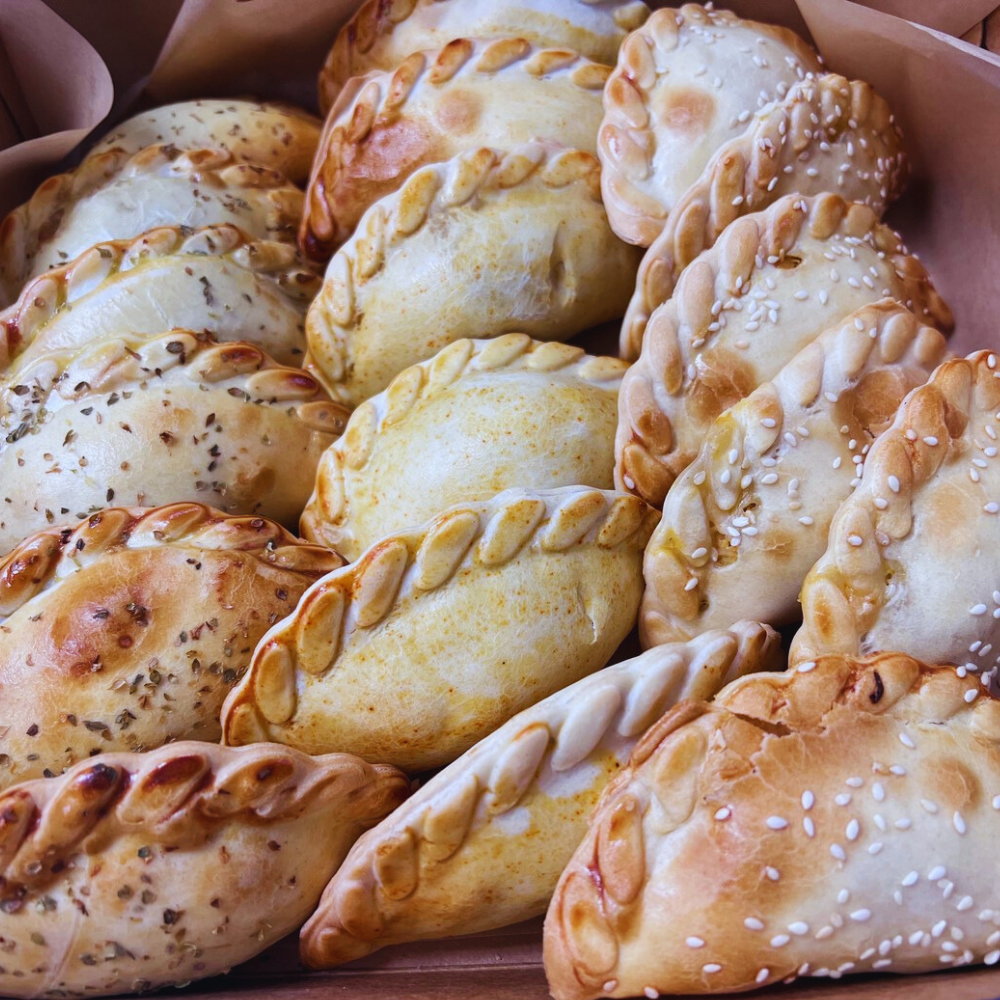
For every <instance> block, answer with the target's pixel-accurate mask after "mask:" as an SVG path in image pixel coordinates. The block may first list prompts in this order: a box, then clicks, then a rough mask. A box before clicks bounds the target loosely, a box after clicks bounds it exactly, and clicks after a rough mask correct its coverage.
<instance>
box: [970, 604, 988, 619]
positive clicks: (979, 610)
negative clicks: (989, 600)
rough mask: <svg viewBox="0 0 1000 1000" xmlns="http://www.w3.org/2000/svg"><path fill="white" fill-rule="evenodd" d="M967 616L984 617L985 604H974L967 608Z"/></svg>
mask: <svg viewBox="0 0 1000 1000" xmlns="http://www.w3.org/2000/svg"><path fill="white" fill-rule="evenodd" d="M969 614H970V615H974V616H976V617H977V618H978V617H979V615H985V614H986V605H985V604H974V605H973V606H972V607H971V608H969Z"/></svg>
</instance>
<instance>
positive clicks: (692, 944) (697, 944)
mask: <svg viewBox="0 0 1000 1000" xmlns="http://www.w3.org/2000/svg"><path fill="white" fill-rule="evenodd" d="M684 943H685V944H686V945H687V946H688V947H689V948H704V947H705V942H704V941H703V940H702V939H701V938H700V937H689V938H687V939H686V940H685V942H684Z"/></svg>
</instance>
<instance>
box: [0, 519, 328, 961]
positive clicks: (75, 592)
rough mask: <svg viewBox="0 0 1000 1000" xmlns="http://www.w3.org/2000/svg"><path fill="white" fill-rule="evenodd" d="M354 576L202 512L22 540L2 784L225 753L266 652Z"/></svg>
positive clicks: (3, 596) (7, 595)
mask: <svg viewBox="0 0 1000 1000" xmlns="http://www.w3.org/2000/svg"><path fill="white" fill-rule="evenodd" d="M341 563H342V561H341V560H340V558H339V557H338V556H336V555H335V554H334V553H332V552H330V551H329V550H327V549H323V548H321V547H320V546H318V545H307V544H306V543H304V542H300V541H299V540H298V539H296V538H295V537H293V536H292V535H291V534H289V533H288V532H287V531H285V530H284V529H282V528H280V527H279V526H278V525H277V524H274V523H273V522H272V521H267V520H265V519H264V518H262V517H227V516H225V515H224V514H221V513H220V512H219V511H215V510H212V509H211V508H210V507H205V506H203V505H202V504H194V503H177V504H171V505H170V506H168V507H159V508H157V509H155V510H143V509H140V508H127V507H111V508H108V509H106V510H103V511H101V512H100V513H97V514H93V515H92V516H91V517H90V518H88V519H87V520H86V521H84V522H82V523H81V524H80V525H78V526H77V527H76V528H75V529H69V528H66V529H64V530H60V529H58V528H52V529H50V530H48V531H44V532H40V533H38V534H36V535H33V536H32V537H31V538H29V539H27V540H26V541H24V542H22V543H21V544H20V545H19V546H17V548H15V549H14V550H13V551H12V552H10V553H8V555H7V556H5V557H4V558H3V559H2V560H0V701H2V703H3V725H2V726H0V787H6V786H8V785H10V784H12V783H14V782H16V781H24V780H26V779H28V778H37V777H42V776H43V775H49V774H52V773H58V772H60V771H62V770H63V769H64V768H66V767H69V766H70V765H72V764H75V763H76V762H77V761H80V760H83V759H84V758H86V757H88V756H91V755H93V754H97V753H104V752H106V751H110V750H144V749H147V748H149V747H156V746H160V745H161V744H163V743H165V742H167V741H169V740H176V739H202V740H217V739H218V738H219V734H220V728H219V710H220V708H221V705H222V701H223V699H224V698H225V696H226V694H227V692H228V691H229V689H230V688H231V687H232V686H233V685H234V684H235V683H236V681H237V680H238V679H239V678H240V676H242V674H243V672H244V671H245V670H246V668H247V665H248V664H249V662H250V657H251V654H252V653H253V649H254V646H255V645H256V644H257V640H258V639H260V637H261V636H262V635H263V634H264V633H265V632H266V631H267V630H268V629H269V628H270V627H271V626H272V625H274V623H275V622H277V621H279V620H280V619H281V618H283V617H284V616H285V615H287V614H289V613H290V612H291V611H292V609H294V607H295V603H296V601H297V600H298V599H299V597H300V596H301V595H302V594H303V592H304V591H305V590H306V588H307V587H308V586H309V585H310V584H312V583H314V582H315V581H316V580H318V579H320V578H321V577H322V576H324V575H325V574H326V573H329V572H330V571H331V570H333V569H336V568H337V567H338V566H340V565H341ZM0 829H2V827H0ZM2 884H3V883H2V882H0V885H2ZM5 964H6V962H0V965H5Z"/></svg>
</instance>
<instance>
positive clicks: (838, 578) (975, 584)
mask: <svg viewBox="0 0 1000 1000" xmlns="http://www.w3.org/2000/svg"><path fill="white" fill-rule="evenodd" d="M998 373H1000V369H998V367H997V356H996V355H995V354H993V353H991V352H989V351H980V352H979V353H977V354H970V355H969V357H968V358H966V359H962V358H957V359H954V360H950V361H946V362H945V363H944V364H943V365H941V367H940V368H939V369H938V370H937V371H936V372H935V373H934V375H933V377H932V378H931V380H930V381H929V382H928V383H927V384H926V385H924V386H922V387H921V388H919V389H916V390H914V391H913V392H912V393H911V394H910V395H909V396H908V397H907V398H906V400H904V402H903V404H902V406H900V408H899V412H898V413H897V414H896V419H895V420H894V421H893V424H892V426H891V427H890V428H889V429H888V430H887V431H886V432H885V433H884V434H883V435H882V436H881V437H880V438H879V440H878V441H876V443H875V444H874V445H872V448H871V451H870V452H869V454H868V457H867V459H866V461H865V470H864V475H863V476H862V479H861V485H860V486H858V488H857V489H856V490H855V491H854V493H853V494H852V495H851V496H850V498H849V499H848V500H846V501H845V502H844V504H843V505H842V506H841V508H840V509H839V510H838V512H837V516H836V517H835V518H834V519H833V524H832V525H831V527H830V536H829V543H828V547H827V550H826V552H825V554H824V555H823V556H822V557H821V558H820V560H819V561H818V562H817V563H816V565H815V566H814V567H813V568H812V570H811V571H810V573H809V575H808V576H807V577H806V580H805V583H804V584H803V585H802V595H801V600H802V617H803V624H802V628H801V629H800V631H799V632H798V634H797V635H796V636H795V640H794V642H793V645H792V655H793V656H794V657H795V659H796V661H803V660H810V659H812V658H813V657H815V656H817V655H821V654H824V653H846V654H849V655H866V654H869V653H873V652H878V651H880V650H888V649H898V650H904V651H906V652H908V653H912V654H914V655H919V656H920V657H921V658H923V659H925V660H927V661H929V662H932V663H961V664H965V665H966V666H967V667H968V668H971V669H973V670H982V671H983V672H984V673H989V674H991V675H993V674H995V672H996V669H997V664H998V663H1000V513H998V512H1000V458H998V457H997V448H998V445H1000V442H998V441H997V435H998V433H1000V378H998Z"/></svg>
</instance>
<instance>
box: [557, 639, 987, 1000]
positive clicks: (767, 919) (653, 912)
mask: <svg viewBox="0 0 1000 1000" xmlns="http://www.w3.org/2000/svg"><path fill="white" fill-rule="evenodd" d="M812 666H813V669H812V670H811V671H809V672H808V673H805V672H797V671H789V672H787V673H783V674H754V675H751V676H749V677H744V678H741V679H740V680H737V681H735V682H733V683H732V684H731V685H729V687H728V688H726V689H725V690H724V691H722V692H721V693H720V694H719V695H718V697H717V698H716V700H715V702H714V703H713V704H711V705H706V704H701V703H698V702H688V703H686V704H682V705H679V706H678V707H677V708H676V709H674V710H673V711H672V712H670V713H668V714H667V715H665V716H664V717H663V718H662V719H661V720H660V722H659V723H658V724H657V725H655V726H654V727H653V728H652V729H651V730H650V731H649V732H648V733H647V734H646V736H645V737H644V738H643V740H642V741H641V742H640V744H639V745H638V746H637V747H636V749H635V750H634V751H633V753H632V758H631V761H630V763H629V766H628V767H627V768H626V769H625V770H624V771H623V772H622V773H621V774H620V775H618V777H616V778H615V779H614V780H613V781H612V782H611V784H610V785H608V787H607V788H606V789H605V792H604V794H603V796H602V798H601V801H600V803H599V804H598V806H597V809H596V810H595V812H594V816H593V820H592V822H591V826H590V830H589V832H588V833H587V836H586V837H585V838H584V840H583V842H582V843H581V844H580V846H579V848H578V849H577V851H576V853H575V855H574V856H573V860H572V861H571V862H570V864H569V866H568V867H567V869H566V871H565V873H564V874H563V876H562V878H561V879H560V881H559V886H558V888H557V889H556V892H555V896H554V898H553V900H552V904H551V906H550V908H549V912H548V916H547V917H546V922H545V969H546V973H547V974H548V978H549V986H550V988H551V990H552V993H553V996H555V997H556V998H557V1000H584V998H590V997H604V996H609V997H633V996H636V995H640V996H641V995H643V994H644V993H645V995H647V996H653V994H654V992H658V993H660V994H685V995H686V994H688V993H709V992H712V993H716V992H720V993H721V992H726V993H728V992H736V991H740V990H749V989H753V988H754V987H755V986H760V985H763V984H765V983H777V982H779V981H782V980H785V981H787V980H788V979H789V977H791V978H797V977H801V976H812V977H832V978H839V977H840V976H841V975H843V974H844V973H845V972H869V971H876V972H878V971H887V972H927V971H931V970H933V969H941V968H943V967H944V966H945V965H955V966H959V965H967V964H970V963H972V962H980V961H984V960H985V961H986V962H987V963H991V964H992V963H994V962H996V961H997V960H998V959H1000V950H997V943H998V942H1000V929H998V927H1000V893H998V892H997V888H996V884H995V882H994V881H993V880H991V879H984V878H983V866H982V859H983V858H984V857H989V852H990V851H992V849H993V845H994V844H995V843H996V839H997V836H998V835H1000V813H998V811H997V810H998V809H1000V798H998V797H995V796H994V792H995V791H996V789H997V787H998V783H1000V748H998V743H1000V703H998V702H997V701H996V700H995V699H993V698H991V697H990V696H989V695H988V694H987V693H986V692H984V691H983V689H982V688H981V686H980V685H979V684H978V683H977V682H976V680H975V678H973V677H970V676H966V677H963V678H960V677H958V676H957V675H956V672H955V670H953V669H951V668H949V667H928V666H925V665H924V664H922V663H919V662H917V661H916V660H913V659H911V658H910V657H908V656H905V655H903V654H901V653H887V654H884V655H883V656H880V657H877V658H875V659H872V660H867V661H857V660H850V659H847V658H842V657H839V656H830V657H823V658H822V659H821V660H819V662H818V663H816V664H813V665H812ZM800 670H801V668H800Z"/></svg>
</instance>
